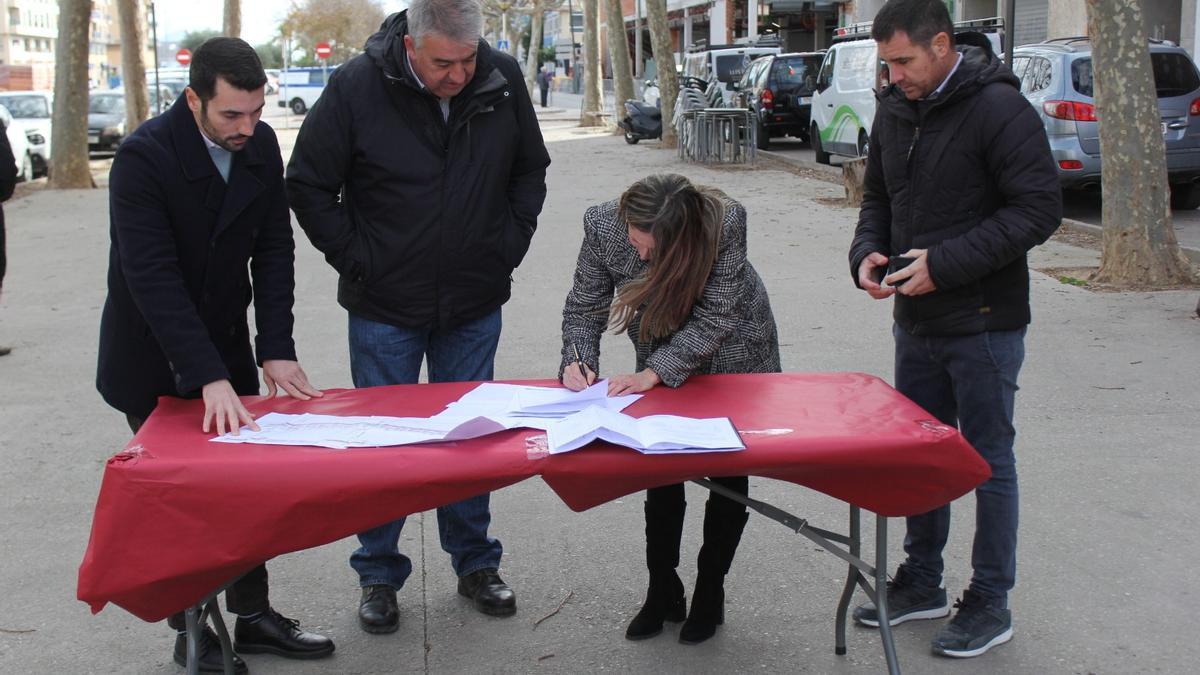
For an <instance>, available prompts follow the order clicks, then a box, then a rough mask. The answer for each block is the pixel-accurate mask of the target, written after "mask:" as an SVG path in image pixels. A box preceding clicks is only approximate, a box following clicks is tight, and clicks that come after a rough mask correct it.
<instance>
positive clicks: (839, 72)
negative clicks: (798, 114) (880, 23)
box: [809, 32, 879, 164]
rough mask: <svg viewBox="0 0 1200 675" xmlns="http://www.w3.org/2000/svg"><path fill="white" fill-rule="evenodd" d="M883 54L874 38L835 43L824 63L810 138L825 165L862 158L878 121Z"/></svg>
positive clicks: (813, 99)
mask: <svg viewBox="0 0 1200 675" xmlns="http://www.w3.org/2000/svg"><path fill="white" fill-rule="evenodd" d="M878 73H879V50H878V49H877V48H876V46H875V41H874V40H872V39H871V38H870V34H869V32H868V33H863V34H862V37H859V38H857V39H852V40H846V41H842V42H835V43H834V44H833V45H832V46H831V47H830V48H829V51H828V52H826V54H825V60H824V61H822V62H821V70H820V71H819V72H818V73H817V89H816V91H814V92H813V98H812V126H811V128H810V129H809V138H810V139H812V141H811V142H812V148H813V152H814V154H815V155H816V160H817V161H818V162H819V163H821V164H828V163H829V156H830V155H831V154H833V155H844V156H846V157H862V156H864V155H866V154H867V138H868V136H869V135H870V133H871V123H872V122H873V121H874V120H875V90H876V88H877V86H878Z"/></svg>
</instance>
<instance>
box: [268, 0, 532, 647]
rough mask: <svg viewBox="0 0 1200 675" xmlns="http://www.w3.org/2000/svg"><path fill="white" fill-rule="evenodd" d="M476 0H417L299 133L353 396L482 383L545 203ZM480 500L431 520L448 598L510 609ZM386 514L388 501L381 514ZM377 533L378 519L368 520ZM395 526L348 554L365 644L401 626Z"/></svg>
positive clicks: (299, 184)
mask: <svg viewBox="0 0 1200 675" xmlns="http://www.w3.org/2000/svg"><path fill="white" fill-rule="evenodd" d="M482 31H483V15H482V11H481V9H480V5H479V3H478V2H477V0H412V2H410V3H409V6H408V9H407V10H405V11H403V12H399V13H397V14H393V15H391V16H389V17H388V18H387V19H386V20H385V21H384V23H383V25H382V26H381V27H380V30H379V32H377V33H376V34H375V35H373V36H371V37H370V38H369V39H368V40H367V43H366V46H365V49H364V53H363V54H360V55H359V56H356V57H355V58H353V59H351V60H350V61H349V62H347V63H345V64H344V65H342V66H340V67H339V68H338V69H337V71H336V72H335V73H334V74H333V75H332V76H331V77H330V79H329V84H328V86H327V87H326V88H325V91H324V93H322V94H321V98H320V99H319V100H318V101H317V103H316V104H315V105H314V106H313V108H312V110H311V111H310V112H309V113H308V115H307V117H306V118H305V120H304V124H303V125H302V126H301V128H300V133H299V135H298V137H297V139H296V147H295V150H294V151H293V153H292V159H291V162H290V163H289V165H288V171H287V182H288V192H289V195H290V196H291V202H292V207H293V208H294V209H295V211H296V218H297V219H298V220H299V222H300V226H301V227H302V228H304V231H305V233H306V234H307V235H308V238H309V239H310V240H311V241H312V243H313V245H314V246H316V247H317V249H319V250H320V251H321V252H322V253H324V254H325V259H326V260H327V261H329V263H330V264H331V265H332V266H333V267H334V268H335V269H336V270H337V271H338V273H339V276H340V278H339V281H338V302H339V303H340V304H341V305H342V307H344V308H345V309H346V310H347V312H348V313H349V342H350V369H351V375H352V377H353V380H354V385H355V386H356V387H371V386H377V385H389V384H412V383H416V382H417V380H418V377H419V376H420V372H421V363H422V361H425V362H426V363H427V365H428V373H429V380H430V381H431V382H460V381H471V380H490V379H492V376H493V372H494V368H495V365H494V361H495V355H496V346H497V344H498V342H499V339H500V328H501V306H502V305H503V304H504V303H505V302H506V301H507V300H508V298H509V296H510V294H511V284H512V281H511V274H512V272H513V270H514V269H515V268H516V267H517V266H518V265H519V264H520V263H521V260H522V259H523V258H524V256H525V252H526V251H527V250H528V248H529V242H530V239H531V238H532V237H533V232H534V229H535V228H536V227H537V217H538V214H539V213H540V212H541V210H542V203H543V201H545V198H546V167H547V166H548V165H549V164H550V156H549V154H547V152H546V147H545V144H544V143H543V142H542V135H541V131H540V129H539V128H538V123H537V118H536V116H535V115H534V111H533V104H532V102H531V101H530V99H529V89H528V87H527V86H526V83H525V76H524V73H523V72H522V71H521V68H520V67H519V66H518V65H517V62H516V60H515V59H513V58H512V57H511V56H509V55H507V54H504V53H502V52H499V51H495V50H493V49H491V48H490V47H489V46H488V45H487V43H486V42H484V41H483V40H482V39H481V37H480V36H481V34H482ZM489 501H490V496H489V495H488V494H487V493H485V494H481V495H478V496H475V497H471V498H468V499H465V500H463V501H460V502H456V503H454V504H448V505H445V506H442V507H440V508H439V509H438V511H437V513H438V532H439V535H440V537H441V543H442V548H443V549H444V550H445V551H446V552H447V553H449V554H450V561H451V564H452V566H453V568H454V572H455V574H456V575H457V576H458V592H459V593H460V594H461V595H463V596H466V597H468V598H470V599H471V600H472V601H473V603H474V606H475V608H476V609H477V610H479V611H481V612H483V613H485V614H490V615H494V616H507V615H511V614H513V613H515V612H516V609H517V604H516V595H515V594H514V593H513V590H512V589H511V588H509V586H508V585H507V584H505V583H504V581H503V580H502V579H501V578H500V575H499V566H500V557H501V553H502V546H501V544H500V542H499V541H498V540H497V539H495V538H493V537H490V536H489V535H488V527H489V525H490V523H491V510H490V507H489ZM380 506H381V508H384V507H386V505H384V504H381V505H380ZM381 520H383V518H381ZM403 526H404V519H403V518H399V519H396V520H394V521H391V522H388V523H386V524H384V525H381V526H379V527H376V528H374V529H371V530H368V531H366V532H363V533H360V534H359V543H360V544H361V546H360V548H359V549H358V550H357V551H355V552H354V553H353V555H351V557H350V565H351V566H352V567H353V568H354V570H355V571H356V572H358V575H359V584H360V586H361V587H362V595H361V598H360V600H359V624H360V626H361V627H362V629H363V630H365V631H367V632H369V633H390V632H393V631H395V630H396V629H397V627H398V626H399V620H400V619H399V616H400V615H399V607H398V605H397V601H396V591H397V589H399V588H401V587H402V586H403V585H404V582H405V580H406V579H407V578H408V576H409V574H410V573H411V571H412V562H411V561H410V560H409V558H408V557H407V556H405V555H403V554H401V553H400V551H399V548H398V541H399V537H400V531H401V528H402V527H403Z"/></svg>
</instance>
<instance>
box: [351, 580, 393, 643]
mask: <svg viewBox="0 0 1200 675" xmlns="http://www.w3.org/2000/svg"><path fill="white" fill-rule="evenodd" d="M358 625H359V626H361V627H362V629H363V630H365V631H367V632H368V633H395V632H396V629H397V628H399V627H400V607H399V606H398V605H397V604H396V589H394V588H392V587H391V586H388V585H386V584H377V585H374V586H363V589H362V600H359V601H358Z"/></svg>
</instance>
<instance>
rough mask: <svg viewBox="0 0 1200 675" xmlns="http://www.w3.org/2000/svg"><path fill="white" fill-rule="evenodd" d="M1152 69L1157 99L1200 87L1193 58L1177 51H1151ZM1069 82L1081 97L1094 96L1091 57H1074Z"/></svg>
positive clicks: (1179, 94) (1187, 92) (1198, 75)
mask: <svg viewBox="0 0 1200 675" xmlns="http://www.w3.org/2000/svg"><path fill="white" fill-rule="evenodd" d="M1150 66H1151V67H1152V68H1153V69H1154V89H1155V91H1156V92H1157V94H1158V97H1159V98H1171V97H1174V96H1183V95H1184V94H1189V93H1191V92H1193V91H1196V90H1197V89H1200V74H1197V73H1196V66H1195V64H1193V63H1192V60H1191V59H1189V58H1188V57H1187V56H1185V55H1183V54H1179V53H1176V52H1157V53H1151V54H1150ZM1071 85H1072V86H1073V87H1075V91H1077V92H1079V93H1080V94H1083V95H1084V96H1095V95H1096V93H1095V86H1094V84H1093V82H1092V60H1091V59H1087V58H1085V59H1076V60H1075V62H1074V63H1072V64H1071Z"/></svg>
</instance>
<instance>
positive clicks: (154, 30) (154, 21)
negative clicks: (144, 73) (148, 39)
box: [150, 0, 163, 115]
mask: <svg viewBox="0 0 1200 675" xmlns="http://www.w3.org/2000/svg"><path fill="white" fill-rule="evenodd" d="M150 35H151V36H152V39H153V40H154V103H155V106H156V107H157V108H158V114H160V115H161V114H162V111H163V100H162V87H161V86H160V85H159V83H158V17H157V16H156V15H155V13H154V2H153V0H151V2H150Z"/></svg>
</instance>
